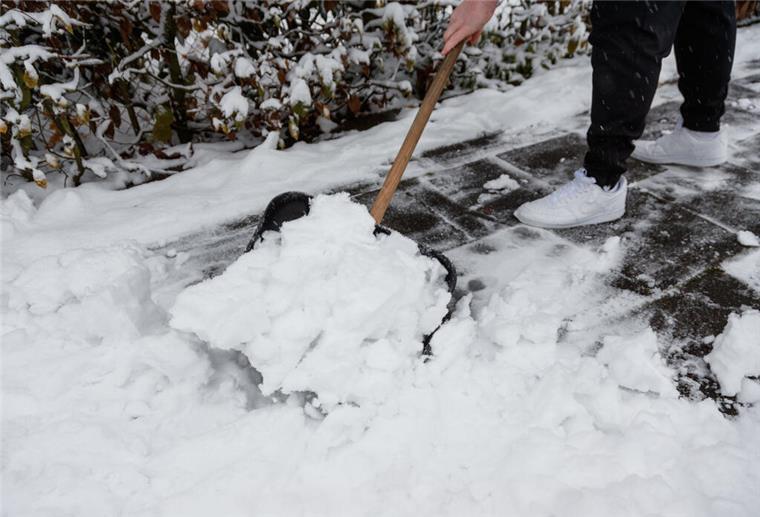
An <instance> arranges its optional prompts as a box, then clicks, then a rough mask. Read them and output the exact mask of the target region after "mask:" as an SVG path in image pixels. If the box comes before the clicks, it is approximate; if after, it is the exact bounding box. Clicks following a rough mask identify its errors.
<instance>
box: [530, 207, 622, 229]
mask: <svg viewBox="0 0 760 517" xmlns="http://www.w3.org/2000/svg"><path fill="white" fill-rule="evenodd" d="M623 215H625V207H623V209H622V210H618V211H615V212H612V213H607V214H597V215H593V216H589V217H587V218H586V219H582V220H580V221H577V222H574V223H566V224H555V223H542V222H539V221H536V220H531V219H530V218H529V217H525V216H522V217H521V216H520V214H518V213H517V212H515V217H516V218H517V219H518V220H519V221H520V222H521V223H523V224H527V225H528V226H535V227H536V228H546V229H550V230H560V229H563V228H575V227H577V226H589V225H592V224H603V223H610V222H612V221H616V220H618V219H620V218H621V217H623Z"/></svg>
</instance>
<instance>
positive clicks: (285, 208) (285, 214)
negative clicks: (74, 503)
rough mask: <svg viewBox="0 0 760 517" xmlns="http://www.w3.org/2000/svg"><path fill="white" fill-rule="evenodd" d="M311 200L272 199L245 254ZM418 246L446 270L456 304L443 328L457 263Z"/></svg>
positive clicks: (380, 230) (296, 196) (298, 195)
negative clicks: (267, 233) (265, 233)
mask: <svg viewBox="0 0 760 517" xmlns="http://www.w3.org/2000/svg"><path fill="white" fill-rule="evenodd" d="M311 199H312V196H310V195H309V194H305V193H303V192H285V193H283V194H280V195H279V196H277V197H275V198H274V199H272V200H271V201H270V202H269V204H268V205H267V208H266V210H264V217H263V218H262V219H261V222H260V223H259V225H258V226H257V227H256V231H255V232H254V233H253V237H252V238H251V240H250V242H249V243H248V246H247V247H246V248H245V251H246V252H249V251H251V250H252V249H253V248H254V247H255V246H256V244H257V243H258V242H259V241H260V240H262V238H263V237H262V236H263V235H264V232H268V231H274V232H279V231H280V228H281V227H282V225H283V224H284V223H286V222H288V221H293V220H294V219H298V218H300V217H303V216H305V215H308V214H309V208H310V207H311ZM391 232H392V230H391V229H389V228H386V227H385V226H381V225H379V224H378V225H375V235H381V234H382V235H390V234H391ZM417 247H418V248H419V250H420V253H421V254H422V255H425V256H426V257H430V258H432V259H435V260H437V261H438V262H439V263H440V264H441V265H442V266H443V268H444V269H445V270H446V286H447V287H448V289H449V292H450V293H451V294H452V299H451V300H452V301H451V302H450V303H449V308H448V311H447V312H446V315H445V316H444V317H443V320H442V321H441V325H443V324H444V323H446V322H447V321H448V320H449V318H451V314H452V311H453V310H454V304H455V301H454V298H453V295H454V290H455V289H456V286H457V271H456V269H455V268H454V264H452V263H451V261H450V260H449V259H448V258H447V257H446V256H445V255H444V254H443V253H441V252H439V251H436V250H434V249H432V248H429V247H427V246H425V245H424V244H420V243H417ZM441 325H439V326H438V327H436V329H435V330H433V332H431V333H430V334H428V335H426V336H425V337H424V339H423V349H422V354H423V355H431V353H432V352H431V349H430V339H431V338H432V337H433V334H435V332H436V331H437V330H438V329H439V328H441Z"/></svg>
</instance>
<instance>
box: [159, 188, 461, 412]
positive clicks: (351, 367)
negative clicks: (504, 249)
mask: <svg viewBox="0 0 760 517" xmlns="http://www.w3.org/2000/svg"><path fill="white" fill-rule="evenodd" d="M374 227H375V223H374V220H373V219H372V217H371V216H370V215H369V213H368V212H367V209H366V208H364V207H363V206H361V205H358V204H355V203H353V202H351V201H350V199H349V197H348V195H347V194H339V195H335V196H318V197H316V198H315V199H314V200H313V202H312V208H311V212H310V214H309V216H308V217H304V218H301V219H298V220H295V221H292V222H289V223H286V224H285V225H283V228H282V232H281V234H278V233H270V234H268V235H267V236H266V238H265V240H264V241H263V242H262V243H260V244H259V245H258V246H257V247H256V248H255V249H254V250H253V251H252V252H250V253H247V254H245V255H243V256H242V257H241V258H239V259H238V260H237V261H236V262H234V263H233V264H232V265H230V267H229V268H228V269H227V270H226V271H225V272H224V273H223V274H222V275H220V276H218V277H216V278H213V279H211V280H207V281H205V282H203V283H201V284H198V285H195V286H192V287H190V288H188V289H187V290H186V291H184V292H183V293H181V294H180V295H179V296H178V297H177V301H176V303H175V305H174V307H173V309H172V311H171V313H172V320H171V325H172V326H173V327H174V328H176V329H178V330H183V331H191V332H194V333H195V334H197V335H198V337H200V338H201V339H203V340H204V341H207V342H208V343H209V344H211V345H212V346H214V347H217V348H222V349H236V350H240V351H241V352H243V353H245V354H246V356H248V358H249V359H250V361H251V364H252V365H253V366H254V367H255V368H256V369H257V370H259V371H260V372H261V373H262V374H263V377H264V381H263V385H262V391H263V392H264V393H265V394H269V393H273V392H274V391H276V390H282V391H283V392H285V393H290V392H294V391H312V392H316V393H317V394H318V395H319V401H320V403H321V404H322V405H323V407H325V408H326V409H329V408H331V407H334V405H335V404H338V403H345V402H352V403H357V404H365V403H367V402H378V401H380V400H383V399H384V398H385V397H386V395H387V393H388V391H389V389H391V388H392V386H393V385H394V384H395V383H397V382H398V381H399V380H400V376H403V375H404V372H406V371H408V370H409V369H410V368H411V366H412V365H413V363H414V362H415V361H416V360H418V359H417V357H418V355H419V352H420V351H421V348H422V345H421V340H422V338H423V335H425V334H427V333H430V332H432V331H433V330H434V329H435V328H436V327H437V326H438V325H439V324H440V322H441V319H442V317H443V316H444V314H445V313H446V310H447V309H446V305H447V303H448V301H449V298H450V294H449V292H448V290H447V288H446V285H445V282H444V279H445V275H446V270H445V269H444V268H443V267H442V266H441V264H440V263H439V262H438V261H436V260H433V259H430V258H428V257H425V256H422V255H420V254H419V250H418V247H417V245H416V244H415V243H414V242H413V241H411V240H409V239H407V238H406V237H403V236H402V235H400V234H396V233H394V234H391V235H389V236H380V237H375V236H374V235H373V230H374Z"/></svg>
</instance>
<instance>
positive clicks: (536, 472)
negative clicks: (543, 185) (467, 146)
mask: <svg viewBox="0 0 760 517" xmlns="http://www.w3.org/2000/svg"><path fill="white" fill-rule="evenodd" d="M758 47H760V29H759V28H758V27H751V28H748V29H743V30H741V31H740V33H739V42H738V45H737V58H736V68H735V75H737V76H742V75H748V74H751V73H753V69H752V66H757V62H756V61H755V64H754V65H751V64H750V60H752V59H756V58H757V55H756V49H757V48H758ZM754 72H756V70H754ZM663 75H664V77H665V78H669V77H672V75H673V67H672V64H669V65H668V66H666V67H665V70H664V72H663ZM589 86H590V67H589V66H588V63H587V61H582V60H575V61H572V62H569V63H565V64H564V65H563V66H561V67H559V68H557V69H555V70H553V71H551V72H547V73H545V74H542V75H539V76H537V77H535V78H534V79H531V80H530V81H528V82H526V83H525V84H524V85H523V86H521V87H520V88H517V89H514V90H511V91H509V92H506V93H499V92H495V91H490V90H483V91H478V92H476V93H473V94H471V95H468V96H463V97H458V98H454V99H450V100H447V101H446V102H444V103H443V104H442V105H441V106H440V107H439V109H437V110H436V112H435V113H434V114H433V120H432V122H431V125H430V127H428V129H427V130H426V133H425V136H424V137H423V140H422V142H421V146H420V150H423V149H431V148H433V147H436V146H440V145H443V144H449V143H454V142H458V141H461V140H462V139H464V138H470V137H473V136H477V135H479V134H481V133H483V132H491V131H504V132H505V134H507V135H515V138H517V137H518V136H519V135H525V134H531V133H532V132H540V131H546V130H547V129H553V128H555V127H563V125H566V126H567V127H570V126H572V125H573V124H575V122H574V121H573V120H571V119H572V117H573V116H574V115H576V114H577V113H579V112H582V111H583V110H585V109H587V108H588V105H589V97H590V89H589ZM660 100H662V99H660ZM412 115H413V111H411V110H410V111H409V112H408V113H405V116H404V117H402V118H401V120H398V121H394V122H390V123H386V124H382V125H380V126H377V127H375V128H373V129H371V130H368V131H365V132H360V133H352V134H348V135H345V136H343V137H341V138H338V139H335V140H330V141H325V142H321V143H319V144H313V145H304V144H299V145H297V146H296V147H294V148H293V149H290V150H288V151H284V152H283V151H276V150H274V149H272V146H271V145H267V144H264V145H263V146H261V147H259V148H257V149H255V150H253V151H250V152H245V153H238V154H234V155H223V154H221V153H220V154H217V155H212V154H211V153H209V154H208V156H207V160H205V161H204V163H201V164H200V165H199V166H198V167H197V168H195V169H193V170H190V171H188V172H185V173H182V174H179V175H176V176H174V177H171V178H168V179H166V180H164V181H161V182H156V183H150V184H146V185H143V186H140V187H136V188H133V189H130V190H126V191H109V190H107V189H105V188H104V187H102V186H99V185H95V184H90V185H85V186H82V187H79V188H77V189H66V190H58V191H56V192H53V193H51V194H50V195H48V196H47V197H46V198H43V196H41V195H40V193H39V192H37V191H35V190H34V189H33V188H29V189H27V190H28V191H29V193H30V194H29V195H27V194H26V192H27V191H26V190H22V191H18V192H16V193H14V194H12V195H11V196H10V197H8V198H7V199H4V200H3V203H2V266H3V267H2V299H1V303H2V318H3V321H2V325H3V328H2V356H0V358H1V359H2V440H3V444H2V445H3V450H2V468H3V472H2V474H3V477H2V498H1V500H2V505H3V507H2V512H3V515H9V516H21V515H23V516H27V515H29V516H42V515H51V516H53V515H54V516H57V517H58V516H68V515H70V516H77V517H81V516H90V515H92V516H103V515H145V516H148V515H167V516H169V515H171V516H174V515H225V516H236V515H240V516H243V515H276V516H280V515H287V516H290V515H351V516H353V515H419V514H422V515H530V516H541V515H546V516H549V515H587V516H594V515H599V516H608V515H621V516H628V515H630V516H640V515H673V516H676V515H678V516H687V515H688V516H699V515H704V516H753V515H757V508H760V409H758V408H757V406H754V407H751V406H749V407H747V408H746V409H744V410H743V411H742V412H741V413H740V415H739V416H738V417H736V418H733V419H728V418H726V417H724V416H723V415H722V414H721V412H720V411H719V410H718V407H717V406H716V404H715V403H714V402H713V401H712V400H709V399H706V400H703V401H701V402H694V401H690V400H686V399H683V398H679V396H678V392H677V391H676V389H675V388H674V384H673V383H672V381H671V377H672V376H673V372H672V371H670V370H669V369H668V368H667V367H666V366H665V365H664V363H663V360H662V358H661V357H660V352H659V350H660V346H659V344H658V339H659V338H658V336H657V335H656V334H655V332H653V330H652V329H651V328H649V327H648V326H647V325H646V324H644V323H642V322H641V321H638V320H630V321H624V322H618V323H617V324H615V325H608V324H607V323H601V322H604V321H605V320H604V316H605V314H604V311H605V310H608V311H610V312H614V307H609V306H608V305H605V304H607V300H608V297H607V295H608V293H609V290H610V287H609V286H608V285H607V283H606V279H607V277H608V274H609V273H610V272H612V271H614V270H615V269H616V268H617V267H619V265H620V262H621V260H622V256H623V254H624V253H625V249H624V248H623V246H621V241H620V239H619V238H617V237H614V236H613V237H611V238H608V239H607V240H606V241H604V242H603V243H602V244H600V245H596V244H595V245H586V246H581V245H577V244H573V243H571V242H569V241H567V240H565V239H562V238H560V237H558V236H557V235H556V234H554V233H552V232H545V231H539V230H532V229H528V228H526V227H523V226H515V227H511V228H505V229H503V230H500V231H498V232H497V233H494V234H492V235H490V236H488V237H487V238H485V239H483V240H482V241H480V242H478V243H477V246H463V247H461V248H458V249H455V250H452V251H451V253H450V254H449V256H450V258H452V260H453V261H454V262H455V263H456V264H457V266H459V268H460V269H461V270H462V271H463V272H464V276H463V278H462V279H460V283H462V284H467V282H468V281H470V280H471V281H475V280H477V281H478V282H482V283H484V288H483V289H479V290H477V291H476V292H475V293H474V294H473V295H467V296H466V297H465V298H463V299H462V300H460V301H459V303H458V305H457V309H456V312H455V314H454V316H453V318H452V319H451V321H450V322H448V323H447V324H446V325H444V327H443V328H441V329H440V330H439V331H438V333H436V335H435V337H434V339H433V341H432V347H433V351H434V357H433V358H432V359H431V360H430V361H422V360H416V361H406V360H395V361H390V362H389V361H387V358H388V357H389V355H388V354H374V355H373V354H372V352H371V351H365V352H366V356H371V357H369V359H367V357H365V356H364V355H363V356H362V361H363V362H362V363H361V364H359V366H360V367H361V368H364V369H366V371H367V372H368V375H369V372H370V370H371V369H372V368H374V369H375V370H377V371H383V370H384V369H385V370H387V369H388V368H389V365H390V366H392V373H393V375H392V377H393V379H394V382H393V383H391V384H387V383H386V384H383V390H384V391H383V397H370V396H366V393H371V391H370V392H362V394H363V396H362V397H359V398H356V397H344V398H341V397H338V399H339V400H340V401H346V400H348V401H351V402H353V403H345V404H330V407H329V410H327V411H320V410H317V409H316V408H315V406H314V399H313V398H312V397H311V396H310V395H304V394H301V393H292V394H290V395H285V394H282V393H276V394H275V396H264V395H263V394H262V392H261V390H260V389H259V388H258V386H257V385H258V384H259V382H260V381H261V378H260V376H259V374H258V373H257V372H255V371H254V370H253V369H252V368H250V367H249V364H248V358H249V357H251V358H253V359H254V360H255V359H256V357H260V356H257V355H256V354H245V353H241V352H240V351H239V350H241V349H242V347H239V346H224V347H214V346H212V345H213V343H214V341H215V339H214V336H217V335H220V333H221V335H222V336H224V337H227V338H229V336H230V335H232V334H230V333H225V332H224V330H225V328H219V323H220V321H221V322H224V321H225V318H233V317H234V318H235V320H230V322H229V323H228V325H230V326H232V325H235V326H236V329H240V328H242V329H245V325H242V326H241V325H240V323H243V324H245V323H249V324H250V325H255V324H257V321H255V319H254V316H255V315H251V314H246V313H245V306H240V305H236V304H235V303H234V302H235V300H229V299H227V300H220V302H219V303H225V304H228V305H226V306H229V307H230V310H239V311H240V314H230V313H219V312H217V313H214V311H210V312H209V311H204V310H201V309H204V295H205V296H206V297H207V298H206V301H210V300H213V299H214V298H213V296H221V297H222V298H224V293H223V292H222V293H221V294H220V292H218V291H214V290H213V289H211V290H209V291H208V292H203V291H202V290H201V291H198V288H191V289H189V290H187V291H184V293H183V294H182V295H181V298H180V299H184V302H183V304H182V305H180V304H175V301H176V300H177V299H178V298H177V297H178V295H180V293H182V292H183V289H184V288H185V287H186V285H185V284H183V283H182V282H177V281H176V279H177V278H185V280H188V277H186V276H185V277H183V275H182V272H183V268H185V267H186V263H185V261H186V260H187V256H186V255H185V254H183V253H173V252H168V253H167V252H165V251H161V252H158V251H156V249H157V248H158V247H159V246H161V245H163V244H165V243H167V242H172V241H174V240H176V239H178V238H180V237H182V236H184V235H188V234H191V233H193V232H196V231H197V230H199V229H200V228H205V227H214V226H217V225H219V224H222V223H225V222H229V221H233V220H236V219H239V218H240V217H241V216H244V215H247V214H250V213H254V212H259V211H261V210H262V209H263V208H264V206H265V205H266V203H267V201H268V200H269V199H270V198H271V197H273V196H274V195H275V194H277V193H279V192H282V191H285V190H290V189H298V190H306V191H309V192H314V193H316V192H320V191H324V190H327V189H329V188H332V187H334V186H336V185H344V184H347V183H349V182H355V181H370V182H373V181H377V180H378V173H379V171H382V170H383V168H384V164H385V163H386V162H387V161H388V160H390V159H391V158H392V157H393V154H394V152H395V150H396V149H397V148H398V146H399V144H400V142H401V140H402V138H403V135H404V133H405V130H406V128H407V126H408V124H409V123H410V118H411V116H412ZM421 172H423V170H422V168H421V166H420V165H419V164H417V165H415V164H413V165H412V167H411V168H410V171H409V173H410V174H411V175H412V176H413V175H415V174H420V173H421ZM514 186H515V185H513V184H512V183H511V182H505V181H503V182H500V183H498V184H497V185H494V186H493V188H494V189H502V190H510V189H511V188H512V187H514ZM518 186H519V185H518ZM35 188H36V187H35ZM753 189H754V190H753ZM756 190H757V188H756V187H748V190H747V192H748V197H749V196H750V195H751V193H752V192H755V191H756ZM314 246H316V244H315V245H314ZM484 249H486V250H487V251H488V252H487V253H483V252H482V251H483V250H484ZM312 250H313V247H312ZM758 260H760V256H759V255H758V254H757V251H756V250H755V249H754V248H750V249H748V251H747V254H746V255H743V256H742V257H740V258H738V259H736V260H733V261H730V262H727V263H726V264H724V266H723V267H724V268H725V270H726V271H727V273H728V274H730V275H732V276H733V277H736V278H739V279H740V280H742V279H743V281H745V282H747V283H748V285H750V286H753V288H757V287H756V286H757V281H758V280H757V278H758V275H757V270H758V269H757V267H758ZM246 262H251V260H247V259H241V261H239V262H238V263H237V265H236V266H235V267H236V271H237V272H236V273H234V275H231V277H230V278H232V279H235V278H237V277H236V276H235V275H240V274H241V273H240V271H241V270H244V269H245V267H247V266H246ZM263 263H266V261H263ZM293 267H296V266H295V265H294V266H293ZM410 267H411V266H410ZM231 271H232V270H231ZM358 273H360V272H356V271H354V272H352V274H353V275H354V278H361V276H360V275H359V276H357V275H358ZM388 274H389V275H391V274H392V273H388ZM224 277H225V275H222V276H221V277H219V279H222V278H224ZM374 281H377V279H375V280H374ZM212 282H215V285H217V286H218V285H222V286H223V285H224V281H222V280H218V281H216V280H212ZM251 282H252V283H251V285H252V286H253V285H254V284H255V282H253V281H251ZM368 282H369V280H368ZM389 287H391V286H389ZM401 287H406V288H410V287H409V286H406V285H405V286H401ZM401 287H398V286H397V288H399V289H400V288H401ZM265 294H266V295H267V296H274V295H276V294H277V293H276V292H275V291H272V292H268V293H265ZM333 294H335V293H333ZM212 295H213V296H212ZM240 299H241V300H243V301H246V300H249V297H247V296H245V295H240ZM341 299H342V298H340V296H337V295H336V297H335V298H333V300H341ZM267 300H269V302H268V303H276V299H275V298H271V299H269V298H267ZM248 303H252V302H250V300H249V302H248ZM356 303H361V302H360V301H357V302H356ZM405 303H407V305H409V306H410V307H411V306H414V303H412V302H410V301H409V300H408V299H407V300H406V302H405ZM431 304H432V305H435V303H433V302H431ZM205 308H206V309H208V307H205ZM193 310H195V311H196V312H193ZM600 311H601V312H600ZM286 312H287V311H286ZM359 312H361V311H359ZM388 314H389V315H392V314H393V312H392V311H388ZM171 315H174V318H175V319H174V320H173V319H172V317H171ZM286 316H288V317H292V320H288V319H287V318H286V319H283V320H282V322H281V325H283V326H285V328H284V329H283V331H287V330H288V329H287V324H288V321H294V322H296V324H297V322H298V321H299V319H298V315H297V314H295V315H286ZM365 316H366V315H365ZM392 317H395V318H399V319H401V315H398V314H397V315H395V316H392ZM193 318H196V319H195V320H194V319H193ZM210 320H213V321H210ZM172 322H173V323H172ZM407 323H408V322H407ZM214 325H216V327H215V328H216V333H210V334H205V338H204V339H207V341H206V340H204V339H201V338H199V337H198V335H202V336H203V335H204V331H205V330H207V329H209V328H210V326H214ZM600 327H601V328H600ZM405 328H408V325H407V324H405ZM590 329H592V330H593V331H592V330H590ZM294 330H298V329H294ZM385 330H387V329H385ZM191 331H192V332H191ZM389 332H390V331H388V332H386V333H385V334H382V335H383V336H384V337H387V335H388V334H389ZM409 332H411V334H414V333H415V332H416V330H414V331H409ZM409 332H407V333H405V334H403V335H401V336H400V337H399V336H396V337H397V338H399V339H403V340H405V339H407V338H408V336H409V335H410V334H409ZM758 335H760V312H758V311H757V310H756V309H752V308H747V309H746V310H743V311H741V313H737V314H735V315H734V316H732V317H731V318H730V319H729V323H728V325H727V326H726V328H725V330H724V332H723V333H722V334H721V335H719V336H717V337H715V340H714V344H715V347H714V351H713V352H712V353H711V354H710V355H709V356H708V358H707V361H708V362H709V363H710V364H711V365H712V367H713V368H714V369H715V373H716V375H717V376H718V378H719V380H720V382H721V384H722V385H723V384H725V389H726V390H727V391H728V392H730V393H729V394H738V396H739V397H743V399H744V400H746V401H758V400H760V393H758V391H759V390H758V388H757V383H756V382H754V381H752V380H748V379H746V376H758V375H759V374H760V372H759V371H758V367H759V366H758V365H760V346H758V343H757V342H754V343H753V341H752V340H753V339H756V338H757V336H758ZM233 337H236V338H237V339H239V340H240V341H241V342H243V341H245V340H249V339H250V336H248V335H245V333H244V335H243V336H242V337H240V336H234V335H233ZM363 337H366V336H363ZM210 343H211V344H210ZM375 343H376V342H375ZM373 344H374V343H373ZM243 351H245V350H243ZM270 352H271V350H270ZM373 358H374V359H373ZM392 359H397V358H394V357H392ZM345 361H346V365H342V366H344V368H343V369H341V370H339V371H341V372H344V373H343V374H345V371H346V368H345V366H347V365H352V364H358V363H357V362H356V361H358V359H357V357H356V356H353V355H351V356H350V357H346V358H345ZM328 381H329V379H324V378H321V379H320V382H322V383H326V382H328ZM352 381H357V379H356V378H353V379H352ZM361 389H364V390H366V389H367V386H361ZM317 395H318V394H317ZM357 400H358V401H359V402H361V403H356V401H357ZM323 409H324V408H323Z"/></svg>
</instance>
